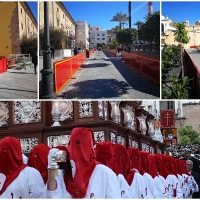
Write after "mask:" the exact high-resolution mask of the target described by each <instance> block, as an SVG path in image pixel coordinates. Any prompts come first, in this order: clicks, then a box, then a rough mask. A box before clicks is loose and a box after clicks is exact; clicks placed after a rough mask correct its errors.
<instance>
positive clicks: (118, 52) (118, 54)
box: [116, 46, 121, 57]
mask: <svg viewBox="0 0 200 200" xmlns="http://www.w3.org/2000/svg"><path fill="white" fill-rule="evenodd" d="M116 56H117V57H119V56H121V48H120V47H119V46H118V47H117V50H116Z"/></svg>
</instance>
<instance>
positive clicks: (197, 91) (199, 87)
mask: <svg viewBox="0 0 200 200" xmlns="http://www.w3.org/2000/svg"><path fill="white" fill-rule="evenodd" d="M184 53H185V54H184V57H185V62H186V66H187V76H188V77H189V78H192V80H191V81H190V87H191V90H190V94H191V97H190V98H191V99H199V98H200V68H199V67H198V66H197V65H196V64H195V63H194V62H193V61H192V59H191V57H190V55H189V54H188V53H187V51H184Z"/></svg>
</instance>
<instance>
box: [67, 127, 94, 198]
mask: <svg viewBox="0 0 200 200" xmlns="http://www.w3.org/2000/svg"><path fill="white" fill-rule="evenodd" d="M94 144H95V140H94V133H93V131H92V130H90V129H89V128H82V127H81V128H74V129H73V130H72V132H71V135H70V141H69V144H68V152H69V157H70V162H71V166H72V167H73V168H74V169H75V172H74V169H73V168H72V173H73V172H74V178H72V175H71V174H70V175H69V173H66V176H65V177H64V180H65V184H66V187H67V191H69V193H70V194H71V195H72V197H73V198H84V197H85V195H86V192H87V189H88V184H89V179H90V177H91V175H92V173H93V171H94V168H95V166H96V165H97V164H98V162H97V161H96V157H95V151H94V148H93V147H94ZM72 164H73V165H72Z"/></svg>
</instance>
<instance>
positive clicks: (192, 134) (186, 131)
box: [178, 125, 200, 144]
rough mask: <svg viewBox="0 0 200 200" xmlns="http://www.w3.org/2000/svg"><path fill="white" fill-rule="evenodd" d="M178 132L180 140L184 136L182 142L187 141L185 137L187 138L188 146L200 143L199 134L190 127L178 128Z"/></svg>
mask: <svg viewBox="0 0 200 200" xmlns="http://www.w3.org/2000/svg"><path fill="white" fill-rule="evenodd" d="M178 132H179V134H180V136H181V138H182V137H183V136H184V137H183V139H182V140H184V141H185V140H187V137H188V138H189V139H190V144H197V143H199V142H200V136H199V133H198V132H197V131H195V130H194V129H193V127H192V126H190V125H188V126H185V127H182V128H179V129H178ZM185 136H187V137H185Z"/></svg>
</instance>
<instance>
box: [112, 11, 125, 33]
mask: <svg viewBox="0 0 200 200" xmlns="http://www.w3.org/2000/svg"><path fill="white" fill-rule="evenodd" d="M127 20H128V17H127V15H126V14H123V13H122V11H120V12H119V13H116V15H115V16H113V19H112V20H110V21H111V22H119V28H120V30H121V29H122V23H123V22H125V21H127Z"/></svg>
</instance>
